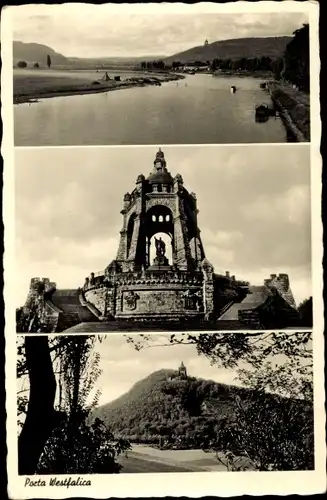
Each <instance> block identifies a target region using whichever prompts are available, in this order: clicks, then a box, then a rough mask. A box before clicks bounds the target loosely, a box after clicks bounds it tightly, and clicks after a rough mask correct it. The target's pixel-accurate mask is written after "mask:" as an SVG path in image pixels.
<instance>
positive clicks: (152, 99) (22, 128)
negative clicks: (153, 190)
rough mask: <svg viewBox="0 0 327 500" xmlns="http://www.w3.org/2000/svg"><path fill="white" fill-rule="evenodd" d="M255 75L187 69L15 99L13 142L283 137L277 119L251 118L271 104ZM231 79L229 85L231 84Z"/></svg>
mask: <svg viewBox="0 0 327 500" xmlns="http://www.w3.org/2000/svg"><path fill="white" fill-rule="evenodd" d="M260 81H261V80H260V79H256V78H251V77H246V78H237V77H213V76H211V75H205V74H199V75H188V76H187V77H186V78H185V79H184V80H179V81H178V82H176V81H172V82H168V83H164V84H163V85H162V86H161V87H157V86H147V87H134V88H130V89H121V90H116V91H112V92H106V93H98V94H87V95H74V96H67V97H53V98H49V99H43V100H41V101H39V102H37V103H24V104H18V105H15V106H14V123H15V145H16V146H69V145H71V146H75V145H76V146H79V145H83V146H87V145H115V144H116V145H126V144H130V145H137V144H140V145H141V144H156V145H160V144H231V143H277V142H286V141H287V133H286V130H285V128H284V125H283V123H282V121H281V119H280V118H279V117H278V116H277V117H271V118H269V120H268V121H266V122H264V123H256V121H255V114H254V110H255V106H256V105H258V104H261V103H268V104H271V100H270V97H269V94H268V93H267V92H266V91H264V90H262V89H260ZM232 85H235V86H236V87H237V91H236V93H234V94H232V93H231V92H230V87H231V86H232Z"/></svg>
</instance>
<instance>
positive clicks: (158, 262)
mask: <svg viewBox="0 0 327 500" xmlns="http://www.w3.org/2000/svg"><path fill="white" fill-rule="evenodd" d="M170 269H171V266H170V265H169V261H168V259H167V257H165V256H164V255H161V256H157V257H156V258H155V259H154V260H153V264H152V266H149V267H148V269H147V270H148V271H168V270H170Z"/></svg>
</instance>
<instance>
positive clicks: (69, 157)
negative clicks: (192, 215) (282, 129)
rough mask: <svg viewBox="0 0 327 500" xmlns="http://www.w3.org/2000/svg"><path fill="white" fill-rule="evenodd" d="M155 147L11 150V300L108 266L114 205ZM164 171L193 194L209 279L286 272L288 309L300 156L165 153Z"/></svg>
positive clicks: (246, 151)
mask: <svg viewBox="0 0 327 500" xmlns="http://www.w3.org/2000/svg"><path fill="white" fill-rule="evenodd" d="M157 149H158V148H156V147H148V146H146V147H123V148H120V147H87V148H26V149H25V148H16V150H15V278H16V281H15V284H14V287H15V301H16V306H17V307H18V306H20V305H23V304H24V302H25V300H26V297H27V292H28V288H29V283H30V279H31V278H32V277H34V276H35V277H37V276H39V277H41V276H42V277H48V278H50V280H51V281H54V282H56V283H57V287H58V288H77V287H79V286H82V285H83V284H84V280H85V277H86V276H89V274H90V273H91V272H98V271H103V270H104V269H105V267H106V266H107V265H108V264H109V263H110V262H111V261H112V260H113V259H114V258H115V257H116V253H117V249H118V243H119V231H120V230H121V229H122V223H123V219H122V215H121V214H120V211H121V209H122V206H123V196H124V194H125V193H126V192H127V191H129V192H131V191H132V190H133V189H134V187H135V181H136V178H137V176H138V175H139V174H140V173H143V174H144V175H145V176H147V175H149V173H150V172H151V170H152V168H153V161H154V158H155V154H156V152H157ZM162 149H163V151H164V154H165V158H166V161H167V168H168V170H169V171H170V172H171V174H172V175H173V176H174V175H176V174H177V173H180V174H181V175H182V177H183V179H184V186H185V187H186V189H188V190H189V191H190V192H192V191H193V192H195V193H196V195H197V204H198V209H199V214H198V225H199V228H200V230H201V238H202V243H203V246H204V251H205V254H206V257H207V259H208V260H209V261H210V262H211V263H212V265H213V266H214V268H215V272H216V273H223V274H224V273H225V272H226V271H229V272H230V274H231V275H235V276H236V278H237V279H243V280H248V281H250V283H251V284H252V285H261V284H263V281H264V279H265V278H267V277H269V275H270V274H271V273H288V274H289V276H290V284H291V288H292V291H293V294H294V297H295V300H296V302H297V304H298V303H299V302H301V301H302V300H303V299H305V298H307V297H309V296H310V295H312V291H311V243H310V240H311V235H310V217H311V215H310V160H309V158H310V156H309V155H310V147H309V145H306V144H287V145H255V146H245V145H244V146H196V147H192V146H166V147H163V148H162Z"/></svg>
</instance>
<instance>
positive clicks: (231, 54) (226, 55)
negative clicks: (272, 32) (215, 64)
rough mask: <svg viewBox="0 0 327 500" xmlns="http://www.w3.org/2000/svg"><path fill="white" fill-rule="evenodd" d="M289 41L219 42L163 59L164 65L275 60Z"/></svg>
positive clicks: (276, 38)
mask: <svg viewBox="0 0 327 500" xmlns="http://www.w3.org/2000/svg"><path fill="white" fill-rule="evenodd" d="M291 40H292V37H291V36H279V37H266V38H237V39H231V40H221V41H219V42H213V43H209V44H208V45H200V46H198V47H193V48H191V49H188V50H185V51H184V52H179V53H177V54H174V55H172V56H169V57H167V58H166V59H165V63H166V64H172V63H173V62H174V61H180V62H181V63H189V62H195V61H210V62H211V61H212V60H213V59H215V58H218V59H231V60H235V59H241V58H243V57H244V58H252V57H253V58H254V57H256V58H260V57H271V58H272V59H277V58H279V57H282V56H283V53H284V51H285V48H286V45H287V44H288V43H289V42H290V41H291Z"/></svg>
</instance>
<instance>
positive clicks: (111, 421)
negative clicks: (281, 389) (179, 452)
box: [93, 370, 312, 448]
mask: <svg viewBox="0 0 327 500" xmlns="http://www.w3.org/2000/svg"><path fill="white" fill-rule="evenodd" d="M240 401H241V403H242V405H243V406H244V408H245V411H249V415H254V417H253V418H255V428H257V427H258V429H259V428H260V429H261V432H262V433H263V434H264V433H265V432H267V426H270V428H273V427H274V428H275V427H276V422H277V423H278V426H277V427H276V429H275V431H274V432H277V433H279V432H280V429H281V428H282V426H283V421H284V422H288V421H289V418H290V409H292V412H293V413H294V414H296V418H297V419H299V420H298V421H297V424H296V425H298V426H301V425H303V422H302V420H303V419H308V415H311V414H312V410H311V407H310V408H309V407H308V406H306V405H304V404H303V402H300V401H296V400H295V401H294V400H287V399H283V398H278V397H277V396H273V395H263V394H259V393H257V392H255V391H251V390H248V389H243V388H239V387H234V386H228V385H224V384H219V383H216V382H213V381H210V380H202V379H197V378H195V377H187V379H183V378H180V377H179V376H178V374H177V372H174V371H172V370H159V371H157V372H154V373H152V374H151V375H149V376H148V377H146V378H145V379H143V380H140V381H139V382H137V383H136V384H135V385H134V386H133V387H132V388H131V389H130V390H129V391H128V392H127V393H126V394H124V395H122V396H121V397H120V398H118V399H116V400H115V401H112V402H110V403H108V404H105V405H103V406H101V407H99V408H96V409H95V411H94V414H93V418H95V417H98V418H100V419H101V420H102V421H103V422H104V423H105V424H106V426H107V427H108V428H109V429H110V430H111V431H112V432H113V433H114V435H115V436H117V437H123V438H125V439H129V440H130V441H132V442H136V443H153V444H160V445H161V446H165V447H167V448H169V447H170V448H176V447H178V448H208V447H210V446H211V447H212V446H214V447H216V448H217V447H218V448H219V447H220V446H221V447H222V448H224V447H225V444H224V443H223V442H220V443H219V442H218V441H219V438H218V435H219V433H220V431H221V429H222V428H226V426H227V427H229V428H231V427H233V426H234V425H237V419H238V416H237V415H238V408H239V402H240ZM294 405H295V406H294ZM294 408H296V411H295V410H294ZM276 415H278V419H277V418H276ZM251 418H252V417H251ZM310 418H312V415H311V417H310ZM271 419H274V420H273V422H272V421H271ZM305 421H307V420H305ZM301 422H302V424H301ZM285 425H286V424H285ZM309 427H310V426H309ZM299 428H300V427H299ZM269 432H270V431H269ZM302 438H303V439H304V436H302ZM233 446H234V445H233V443H230V447H231V448H233ZM235 446H236V443H235Z"/></svg>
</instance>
